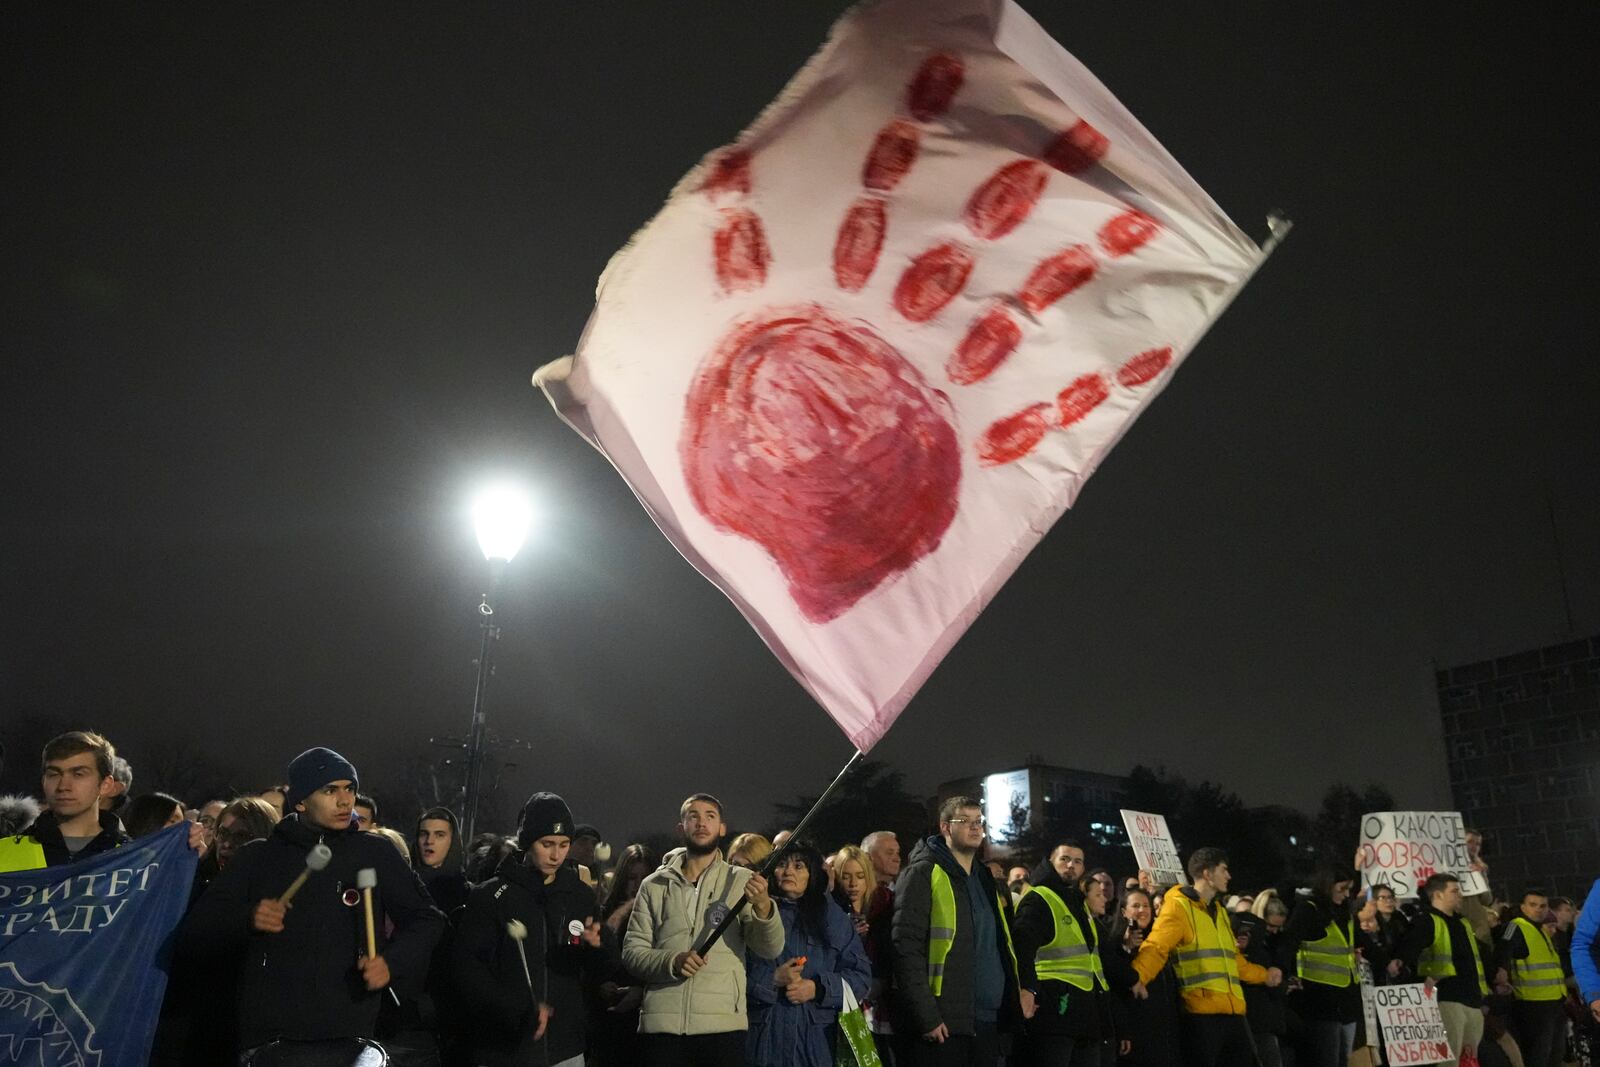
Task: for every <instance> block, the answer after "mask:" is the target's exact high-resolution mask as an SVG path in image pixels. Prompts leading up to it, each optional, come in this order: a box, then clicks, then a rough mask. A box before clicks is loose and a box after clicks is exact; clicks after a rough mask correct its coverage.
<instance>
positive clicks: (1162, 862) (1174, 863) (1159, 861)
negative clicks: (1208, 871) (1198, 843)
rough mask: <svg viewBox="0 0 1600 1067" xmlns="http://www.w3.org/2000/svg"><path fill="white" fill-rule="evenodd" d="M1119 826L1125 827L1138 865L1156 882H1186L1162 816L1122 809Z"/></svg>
mask: <svg viewBox="0 0 1600 1067" xmlns="http://www.w3.org/2000/svg"><path fill="white" fill-rule="evenodd" d="M1122 825H1123V826H1126V827H1127V828H1128V843H1129V844H1130V845H1132V846H1133V855H1134V858H1135V859H1136V860H1138V861H1139V868H1140V869H1141V870H1146V871H1149V872H1150V875H1151V877H1153V878H1154V879H1155V880H1156V884H1157V885H1174V884H1176V885H1188V884H1189V879H1188V877H1187V876H1186V875H1185V874H1184V872H1183V861H1182V860H1180V859H1178V845H1177V842H1175V841H1173V840H1172V831H1171V830H1168V829H1167V817H1166V816H1165V815H1151V814H1150V813H1149V812H1144V811H1128V810H1127V809H1123V812H1122Z"/></svg>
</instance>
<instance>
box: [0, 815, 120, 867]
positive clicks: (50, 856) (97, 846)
mask: <svg viewBox="0 0 1600 1067" xmlns="http://www.w3.org/2000/svg"><path fill="white" fill-rule="evenodd" d="M23 836H24V837H31V838H33V839H34V840H35V841H37V842H39V845H40V847H41V848H43V849H44V862H45V866H47V867H61V866H65V865H66V864H69V863H76V862H78V861H79V860H81V859H87V858H89V857H90V856H98V855H99V854H100V853H102V852H109V851H110V850H111V849H114V848H116V847H117V846H118V845H123V844H126V843H127V842H128V841H129V840H131V839H130V838H129V837H128V832H127V831H126V830H124V829H123V828H122V820H121V819H119V818H117V817H116V815H115V814H113V813H112V812H109V811H102V812H101V813H100V832H99V833H98V834H96V835H95V837H94V840H93V841H90V842H89V843H88V844H87V845H84V846H83V847H82V848H81V849H79V850H78V851H77V852H73V851H71V850H70V849H68V848H67V842H66V839H65V838H63V837H62V836H61V827H60V826H59V825H58V824H57V823H56V817H55V813H54V812H49V811H45V812H41V813H40V814H39V817H38V818H37V819H35V820H34V821H33V825H32V826H30V827H28V828H27V829H26V830H24V831H23Z"/></svg>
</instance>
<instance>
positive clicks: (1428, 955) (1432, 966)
mask: <svg viewBox="0 0 1600 1067" xmlns="http://www.w3.org/2000/svg"><path fill="white" fill-rule="evenodd" d="M1430 918H1432V919H1433V944H1431V945H1429V946H1428V947H1427V948H1425V949H1423V950H1422V955H1420V956H1418V957H1417V973H1418V974H1419V975H1421V976H1422V977H1424V978H1454V977H1455V973H1456V961H1455V957H1454V956H1453V955H1452V954H1451V952H1450V927H1449V926H1448V925H1447V924H1446V923H1445V921H1444V918H1443V917H1442V916H1439V915H1433V916H1430ZM1456 922H1461V920H1460V919H1459V918H1458V919H1456ZM1463 926H1465V924H1464V923H1463ZM1466 934H1467V944H1469V945H1471V946H1472V962H1473V963H1475V964H1476V965H1477V967H1478V992H1480V993H1482V994H1483V995H1484V996H1488V995H1489V983H1488V982H1487V981H1485V980H1484V977H1483V957H1482V956H1480V955H1478V939H1477V938H1476V937H1473V936H1472V931H1471V930H1470V929H1468V930H1467V931H1466Z"/></svg>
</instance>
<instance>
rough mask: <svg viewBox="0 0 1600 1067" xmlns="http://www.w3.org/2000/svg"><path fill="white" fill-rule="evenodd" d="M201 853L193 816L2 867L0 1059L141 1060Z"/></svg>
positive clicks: (90, 1063) (115, 1063) (99, 1065)
mask: <svg viewBox="0 0 1600 1067" xmlns="http://www.w3.org/2000/svg"><path fill="white" fill-rule="evenodd" d="M196 862H197V858H196V856H195V853H194V852H193V851H192V850H191V849H190V848H189V824H188V823H179V824H178V825H177V826H174V827H171V828H170V829H166V830H163V831H161V832H160V833H158V834H152V835H150V836H149V837H143V838H140V839H139V840H138V841H133V842H130V843H128V844H126V845H123V846H122V847H121V848H114V849H112V850H110V851H109V852H104V853H101V854H100V855H98V856H92V857H90V858H88V859H85V860H83V861H81V862H79V863H74V864H72V865H70V866H67V867H45V868H42V869H40V870H36V871H16V872H14V873H11V874H0V1063H3V1064H5V1065H7V1067H11V1065H12V1064H21V1065H25V1067H141V1065H142V1064H144V1062H145V1060H146V1059H147V1058H148V1057H149V1055H150V1042H151V1039H152V1038H153V1037H154V1036H155V1030H156V1017H157V1015H158V1014H159V1013H160V1011H161V998H162V995H163V994H164V993H165V991H166V988H167V961H168V959H169V958H170V957H171V954H172V945H171V942H172V933H173V931H174V930H175V929H176V928H177V925H178V922H179V920H181V919H182V918H183V913H184V909H185V908H186V907H187V906H188V903H189V890H190V887H191V885H192V884H193V881H194V869H195V864H196Z"/></svg>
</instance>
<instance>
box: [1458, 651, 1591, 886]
mask: <svg viewBox="0 0 1600 1067" xmlns="http://www.w3.org/2000/svg"><path fill="white" fill-rule="evenodd" d="M1437 680H1438V688H1439V712H1440V715H1441V716H1442V717H1443V720H1444V741H1445V756H1446V759H1447V760H1448V761H1449V766H1450V788H1451V790H1452V792H1453V793H1454V795H1455V801H1456V805H1457V807H1459V808H1460V810H1461V814H1462V816H1463V818H1464V819H1465V820H1466V823H1467V825H1468V826H1469V827H1472V828H1473V829H1476V830H1480V831H1482V832H1483V835H1484V858H1485V859H1486V860H1487V861H1488V863H1489V876H1490V883H1491V885H1492V886H1493V887H1494V889H1495V891H1496V892H1497V893H1499V894H1501V895H1503V896H1508V897H1510V896H1514V895H1516V894H1520V893H1521V892H1522V890H1523V889H1525V888H1528V887H1530V886H1537V887H1544V888H1548V889H1549V890H1550V891H1552V892H1556V893H1561V894H1565V895H1567V896H1575V897H1578V898H1579V899H1580V903H1581V898H1582V896H1583V894H1584V893H1586V892H1587V891H1588V889H1589V887H1590V886H1591V885H1592V884H1593V883H1594V880H1595V879H1596V878H1600V634H1597V635H1595V636H1594V637H1590V638H1585V639H1582V640H1576V641H1567V642H1564V643H1562V644H1557V645H1550V646H1548V647H1545V648H1536V649H1530V650H1528V651H1526V652H1518V653H1516V654H1514V655H1510V656H1500V657H1498V658H1496V659H1486V660H1481V661H1479V662H1477V663H1467V664H1463V665H1461V666H1459V667H1451V668H1449V669H1447V670H1441V671H1439V672H1438V679H1437Z"/></svg>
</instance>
